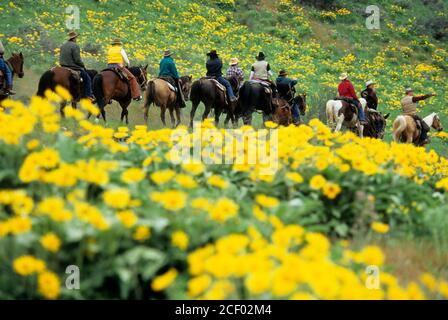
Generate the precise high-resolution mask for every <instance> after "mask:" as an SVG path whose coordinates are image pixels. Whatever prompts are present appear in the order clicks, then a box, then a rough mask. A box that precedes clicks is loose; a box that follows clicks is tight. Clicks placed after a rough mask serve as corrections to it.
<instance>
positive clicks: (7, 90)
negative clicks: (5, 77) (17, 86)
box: [5, 86, 16, 96]
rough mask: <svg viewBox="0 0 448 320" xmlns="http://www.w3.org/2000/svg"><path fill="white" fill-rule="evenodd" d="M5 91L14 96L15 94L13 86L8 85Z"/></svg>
mask: <svg viewBox="0 0 448 320" xmlns="http://www.w3.org/2000/svg"><path fill="white" fill-rule="evenodd" d="M5 92H6V93H7V94H8V95H9V96H13V95H15V94H16V93H15V91H13V90H12V87H11V86H8V87H6V89H5Z"/></svg>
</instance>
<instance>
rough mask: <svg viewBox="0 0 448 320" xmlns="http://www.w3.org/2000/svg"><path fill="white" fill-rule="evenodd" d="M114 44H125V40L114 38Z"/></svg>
mask: <svg viewBox="0 0 448 320" xmlns="http://www.w3.org/2000/svg"><path fill="white" fill-rule="evenodd" d="M111 44H112V45H116V44H117V45H120V46H121V45H123V42H121V40H120V39H114V40H113V41H112V43H111Z"/></svg>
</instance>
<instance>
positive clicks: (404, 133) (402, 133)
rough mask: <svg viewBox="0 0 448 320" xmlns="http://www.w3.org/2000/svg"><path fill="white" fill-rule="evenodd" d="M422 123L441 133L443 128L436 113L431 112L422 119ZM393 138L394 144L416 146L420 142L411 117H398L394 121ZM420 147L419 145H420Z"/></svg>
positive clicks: (418, 132)
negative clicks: (411, 144)
mask: <svg viewBox="0 0 448 320" xmlns="http://www.w3.org/2000/svg"><path fill="white" fill-rule="evenodd" d="M423 121H424V122H425V123H426V124H427V125H428V127H430V128H431V127H432V128H433V129H435V130H437V131H442V130H443V126H442V122H441V121H440V118H439V116H438V115H437V113H435V112H433V113H431V114H430V115H429V116H427V117H425V118H423ZM392 135H393V138H394V141H395V142H397V143H398V142H401V141H402V142H405V143H414V144H418V142H419V140H420V130H419V129H418V128H417V124H416V122H415V120H414V118H412V117H411V116H406V115H400V116H398V117H397V119H395V121H394V125H393V134H392ZM420 145H421V143H420Z"/></svg>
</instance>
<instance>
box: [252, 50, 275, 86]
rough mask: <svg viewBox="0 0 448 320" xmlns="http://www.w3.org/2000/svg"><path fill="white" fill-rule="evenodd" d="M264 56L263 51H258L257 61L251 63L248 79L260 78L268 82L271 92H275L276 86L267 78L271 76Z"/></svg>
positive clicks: (269, 67)
mask: <svg viewBox="0 0 448 320" xmlns="http://www.w3.org/2000/svg"><path fill="white" fill-rule="evenodd" d="M265 58H266V56H265V54H264V53H263V52H259V53H258V56H256V59H257V61H255V63H254V64H253V65H252V68H251V70H250V76H249V80H261V81H264V82H267V83H269V84H270V87H271V89H272V92H273V93H275V92H276V91H277V88H276V86H275V84H274V83H273V82H272V81H271V80H270V79H269V78H270V77H271V76H272V71H271V66H270V65H269V63H268V62H267V61H266V60H265Z"/></svg>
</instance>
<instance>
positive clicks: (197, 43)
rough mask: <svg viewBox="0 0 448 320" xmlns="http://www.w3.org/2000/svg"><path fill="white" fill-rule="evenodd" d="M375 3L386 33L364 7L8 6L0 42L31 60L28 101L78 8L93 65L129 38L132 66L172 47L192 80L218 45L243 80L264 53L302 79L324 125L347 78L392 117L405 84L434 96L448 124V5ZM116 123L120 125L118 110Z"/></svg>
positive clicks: (255, 3)
mask: <svg viewBox="0 0 448 320" xmlns="http://www.w3.org/2000/svg"><path fill="white" fill-rule="evenodd" d="M377 3H378V4H379V7H380V13H381V29H380V30H375V31H374V30H368V29H367V28H366V26H365V19H366V14H365V8H366V6H367V5H368V4H369V3H368V1H345V2H342V1H294V0H282V1H269V0H238V1H234V0H222V1H198V0H196V1H182V0H167V1H150V2H148V1H140V0H133V1H119V0H100V1H93V0H89V1H79V0H74V1H66V0H57V1H11V2H10V3H9V4H7V3H5V6H4V7H3V8H2V11H1V14H2V31H1V34H0V36H1V38H2V39H3V40H4V42H5V44H6V46H7V48H8V51H13V50H23V51H24V52H25V54H26V57H27V68H29V69H31V72H29V74H28V76H29V79H28V81H27V80H24V85H23V86H20V81H18V83H19V88H20V91H21V96H22V97H23V96H24V98H26V96H28V95H29V94H30V93H32V92H34V90H35V86H36V84H35V83H36V81H37V79H36V77H37V75H38V74H40V73H41V72H42V71H43V70H45V69H46V68H48V67H50V66H52V65H53V64H55V63H56V61H57V54H58V49H57V48H58V46H59V45H60V44H61V43H62V42H63V40H64V37H65V34H66V31H67V30H66V26H65V19H66V18H67V15H66V12H65V9H66V7H67V6H68V5H70V4H75V5H78V6H79V8H80V14H81V24H80V30H79V31H80V33H81V34H82V36H81V38H80V44H81V46H82V48H83V56H84V58H85V60H86V62H87V64H88V65H89V67H94V68H98V69H101V68H102V67H103V66H104V65H105V55H104V50H105V49H106V48H107V45H108V43H109V42H110V40H111V39H113V38H115V37H119V38H122V39H123V40H124V42H125V46H126V49H127V51H128V53H129V55H130V57H131V60H132V62H133V63H135V64H137V63H141V64H143V63H148V64H149V65H150V72H151V73H152V74H153V75H154V74H156V72H157V66H158V61H159V59H160V56H161V53H162V51H163V50H164V49H165V48H167V47H169V48H171V49H172V50H173V51H175V53H176V55H175V58H176V60H177V64H178V67H179V69H180V71H181V73H183V74H192V75H194V77H195V78H197V77H200V76H201V75H203V74H204V66H203V65H204V62H205V53H206V52H208V51H209V50H210V49H212V48H216V49H217V50H218V51H219V52H220V53H221V56H222V58H223V59H224V60H225V61H228V60H229V59H230V57H232V56H237V57H238V58H239V59H240V60H241V61H242V62H241V64H242V66H243V67H244V69H245V70H246V71H247V73H248V71H249V68H250V65H251V63H252V62H253V60H254V56H255V55H256V54H257V52H258V51H260V50H262V51H264V52H265V53H266V54H267V56H268V60H269V62H270V63H271V65H272V67H273V69H274V71H278V70H279V69H281V68H285V69H287V70H289V71H290V73H291V76H293V77H296V78H298V79H299V85H298V88H299V90H300V91H304V92H307V94H308V97H309V100H308V104H309V106H310V110H309V114H308V118H312V117H319V118H321V119H323V120H324V113H323V108H324V105H325V101H326V100H327V99H328V98H331V97H333V96H334V95H335V88H336V85H337V82H338V78H337V75H338V74H339V73H340V72H342V71H348V72H349V73H350V74H351V78H352V80H353V81H354V84H355V87H356V89H357V91H360V90H361V89H362V88H363V86H364V83H365V81H366V80H368V79H374V80H375V81H376V82H377V83H378V87H379V88H378V93H379V96H380V99H381V100H380V103H381V106H380V108H381V110H383V111H385V112H390V111H392V113H393V116H395V115H396V114H398V112H399V100H400V99H401V97H402V95H403V89H404V88H405V87H407V86H413V87H414V88H415V90H416V92H421V93H426V92H429V91H435V92H437V94H438V96H437V97H436V98H433V99H431V100H429V101H427V102H423V103H422V104H421V105H422V106H423V107H424V108H425V111H422V114H423V115H425V114H428V113H430V112H432V111H437V112H440V114H441V117H442V119H443V120H444V122H445V123H448V118H447V109H446V106H445V103H444V102H445V101H446V100H447V98H448V96H447V95H448V90H447V87H448V84H447V83H446V75H447V62H448V53H447V48H448V47H447V45H446V38H444V37H446V32H445V33H444V31H446V28H447V17H446V13H445V12H446V9H447V8H448V5H447V3H448V1H446V0H444V1H436V0H431V1H429V0H421V1H420V0H415V1H377ZM310 4H313V5H310ZM33 85H34V86H33ZM30 87H31V88H30ZM135 106H137V107H135ZM135 106H134V107H133V108H132V109H133V110H134V112H133V113H134V114H133V115H132V118H133V120H134V122H135V123H141V122H142V117H141V107H140V105H138V104H137V105H135ZM112 116H113V118H116V117H115V114H114V112H112ZM152 116H153V117H152V119H154V118H156V117H157V118H156V119H154V120H153V121H152V124H153V126H154V127H159V126H160V124H159V121H158V116H156V110H153V114H152ZM390 124H391V123H389V126H390ZM387 139H390V135H389V136H388V138H387ZM431 147H434V148H436V150H438V151H439V152H440V153H441V154H444V155H446V154H447V153H448V147H447V145H446V141H442V140H440V139H439V138H435V139H434V141H433V144H432V145H431Z"/></svg>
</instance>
